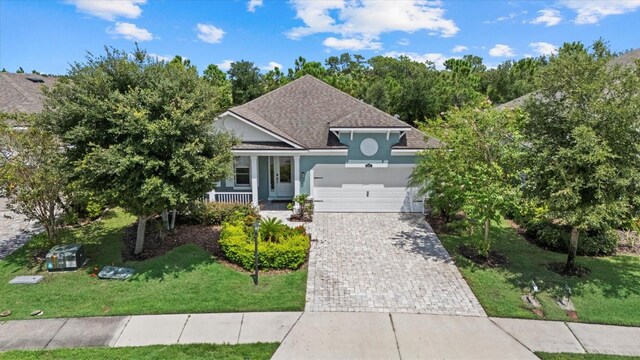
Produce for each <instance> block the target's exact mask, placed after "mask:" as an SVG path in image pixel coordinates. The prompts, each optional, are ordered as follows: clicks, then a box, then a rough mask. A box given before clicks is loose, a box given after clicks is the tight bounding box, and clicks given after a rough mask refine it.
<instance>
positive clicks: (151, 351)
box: [1, 343, 278, 360]
mask: <svg viewBox="0 0 640 360" xmlns="http://www.w3.org/2000/svg"><path fill="white" fill-rule="evenodd" d="M277 349H278V344H277V343H267V344H240V345H204V344H196V345H153V346H142V347H128V348H82V349H57V350H35V351H33V350H31V351H29V350H28V351H25V350H18V351H9V352H6V353H3V354H2V356H1V357H2V359H15V360H29V359H65V360H66V359H70V360H80V359H87V360H93V359H101V360H109V359H148V360H152V359H185V360H187V359H220V360H243V359H252V360H261V359H264V360H268V359H270V358H271V356H273V353H275V352H276V350H277Z"/></svg>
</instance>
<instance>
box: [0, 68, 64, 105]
mask: <svg viewBox="0 0 640 360" xmlns="http://www.w3.org/2000/svg"><path fill="white" fill-rule="evenodd" d="M56 80H57V77H54V76H42V75H37V74H14V73H7V72H0V113H7V114H15V113H26V114H32V113H38V112H40V111H42V103H43V100H44V95H43V94H42V87H43V86H49V87H50V86H53V84H54V83H55V82H56Z"/></svg>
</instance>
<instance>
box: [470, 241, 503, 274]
mask: <svg viewBox="0 0 640 360" xmlns="http://www.w3.org/2000/svg"><path fill="white" fill-rule="evenodd" d="M458 251H460V254H461V255H462V256H464V257H466V258H467V259H469V260H471V261H473V262H474V263H476V264H478V265H483V266H486V267H491V268H494V267H499V266H502V265H504V264H506V263H507V257H506V256H505V255H504V254H502V253H500V252H498V251H495V250H490V251H489V255H488V256H486V257H485V256H481V255H479V254H478V251H476V250H475V249H474V248H472V247H470V246H468V245H465V244H460V245H458Z"/></svg>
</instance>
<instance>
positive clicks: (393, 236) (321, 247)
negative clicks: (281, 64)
mask: <svg viewBox="0 0 640 360" xmlns="http://www.w3.org/2000/svg"><path fill="white" fill-rule="evenodd" d="M309 230H310V232H311V234H312V236H313V238H314V239H316V241H314V242H312V245H311V252H310V256H309V274H308V280H307V299H306V307H305V311H347V312H351V311H357V312H392V313H423V314H445V315H473V316H486V315H485V312H484V310H483V309H482V307H481V306H480V303H479V302H478V300H477V299H476V297H475V296H474V295H473V293H472V292H471V289H470V288H469V286H468V285H467V283H466V282H465V280H464V279H463V278H462V276H461V275H460V272H459V271H458V269H457V268H456V266H455V264H454V263H453V260H452V259H451V258H450V256H449V254H448V253H447V251H446V250H445V248H444V247H443V246H442V244H441V243H440V240H439V239H438V237H437V236H436V234H435V233H434V232H433V230H432V229H431V227H430V226H429V224H428V223H427V222H426V221H425V220H424V217H423V216H422V215H419V214H399V213H316V214H315V215H314V220H313V223H311V224H309Z"/></svg>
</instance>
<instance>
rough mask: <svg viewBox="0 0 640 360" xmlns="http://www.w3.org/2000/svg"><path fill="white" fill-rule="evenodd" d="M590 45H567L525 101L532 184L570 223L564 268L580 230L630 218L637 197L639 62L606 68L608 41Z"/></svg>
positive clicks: (555, 215)
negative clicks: (533, 93) (532, 93)
mask: <svg viewBox="0 0 640 360" xmlns="http://www.w3.org/2000/svg"><path fill="white" fill-rule="evenodd" d="M592 49H593V51H588V50H587V49H586V48H585V47H584V46H582V45H581V44H577V43H572V44H566V45H565V46H563V47H562V48H561V49H560V50H559V54H558V55H557V56H554V57H552V58H551V59H550V62H549V64H548V65H547V66H545V67H544V68H542V69H541V70H540V71H539V76H538V87H539V90H538V92H536V94H535V95H534V96H532V97H531V98H530V99H529V101H528V102H527V103H526V105H525V109H526V111H527V112H528V113H529V119H528V121H527V122H526V126H525V132H524V134H525V137H526V141H527V143H528V144H530V146H531V151H530V152H529V156H528V157H527V164H528V166H530V171H529V172H528V176H527V182H526V184H527V190H528V193H529V194H530V196H532V197H533V198H534V199H536V200H538V201H541V202H542V203H543V204H545V205H546V206H547V207H548V209H549V215H550V217H551V218H552V219H553V220H554V221H556V222H558V223H560V224H563V225H566V226H568V227H570V228H571V238H570V243H569V252H568V256H567V262H566V266H565V270H566V271H570V270H571V269H572V268H574V266H575V256H576V250H577V247H578V240H579V236H580V233H581V232H584V231H585V230H604V229H607V228H609V227H612V226H618V225H620V224H621V223H623V222H625V221H626V220H627V219H628V218H629V217H630V216H631V215H632V213H633V212H634V211H637V209H638V204H639V196H640V63H636V64H635V65H634V66H626V67H620V66H616V67H612V66H608V65H607V62H608V61H609V60H610V53H609V52H608V51H607V49H606V46H604V45H603V43H602V42H601V41H599V42H596V44H595V46H594V47H592ZM634 209H635V210H634Z"/></svg>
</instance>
